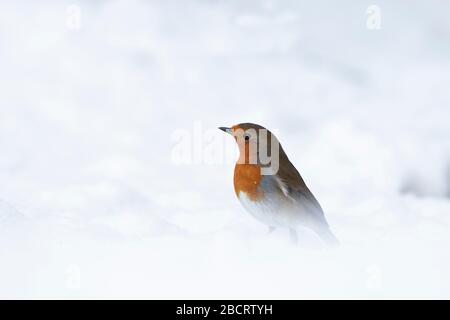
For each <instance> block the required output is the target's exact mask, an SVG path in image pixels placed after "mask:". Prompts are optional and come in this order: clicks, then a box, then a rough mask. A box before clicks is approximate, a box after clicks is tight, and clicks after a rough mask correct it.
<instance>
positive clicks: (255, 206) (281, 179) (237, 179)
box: [219, 123, 338, 245]
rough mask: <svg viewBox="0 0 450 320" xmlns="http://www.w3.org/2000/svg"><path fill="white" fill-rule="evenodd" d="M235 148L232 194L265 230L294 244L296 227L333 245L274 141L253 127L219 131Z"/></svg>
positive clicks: (302, 185) (318, 208)
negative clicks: (279, 231)
mask: <svg viewBox="0 0 450 320" xmlns="http://www.w3.org/2000/svg"><path fill="white" fill-rule="evenodd" d="M219 129H220V130H222V131H225V132H226V133H229V134H231V135H232V136H233V137H234V138H235V140H236V142H237V144H238V147H239V153H240V155H239V158H238V161H237V163H236V166H235V168H234V190H235V193H236V195H237V197H238V199H239V201H240V202H241V204H242V205H243V206H244V208H245V209H246V210H247V211H248V212H249V213H250V214H251V215H252V216H253V217H255V218H256V219H258V220H259V221H261V222H263V223H264V224H266V225H268V226H269V232H272V231H273V230H275V228H277V227H281V228H288V229H289V232H290V237H291V240H292V241H293V242H295V243H297V231H296V227H297V226H303V227H307V228H309V229H311V230H313V231H314V232H315V233H316V234H317V235H318V236H319V237H320V238H321V239H322V240H323V241H324V242H325V243H327V244H329V245H337V244H338V240H337V238H336V237H335V236H334V234H333V233H332V232H331V230H330V227H329V226H328V223H327V220H326V219H325V215H324V213H323V210H322V208H321V206H320V204H319V202H318V201H317V200H316V198H315V197H314V195H313V194H312V192H311V191H310V190H309V189H308V187H307V186H306V184H305V182H304V181H303V179H302V177H301V176H300V174H299V173H298V171H297V169H296V168H295V167H294V165H293V164H292V163H291V161H290V160H289V158H288V157H287V155H286V153H285V152H284V150H283V148H282V146H281V145H280V143H279V142H278V139H277V138H276V137H275V135H273V134H272V133H271V132H270V131H269V130H267V129H265V128H264V127H262V126H260V125H257V124H253V123H241V124H238V125H235V126H233V127H231V128H227V127H220V128H219Z"/></svg>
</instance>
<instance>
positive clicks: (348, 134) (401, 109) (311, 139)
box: [0, 0, 450, 299]
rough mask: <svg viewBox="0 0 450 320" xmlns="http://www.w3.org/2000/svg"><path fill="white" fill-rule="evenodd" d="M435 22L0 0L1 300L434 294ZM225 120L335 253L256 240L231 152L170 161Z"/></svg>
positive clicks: (441, 156) (322, 7) (439, 92)
mask: <svg viewBox="0 0 450 320" xmlns="http://www.w3.org/2000/svg"><path fill="white" fill-rule="evenodd" d="M373 5H375V7H373ZM371 6H372V7H371ZM368 9H369V10H368ZM378 9H379V10H380V11H377V10H378ZM373 10H375V11H373ZM449 10H450V3H447V2H444V1H437V0H434V1H407V0H403V1H400V0H398V1H377V2H375V3H373V2H368V1H350V0H348V1H339V2H338V1H331V0H329V1H322V0H320V1H314V2H311V1H298V0H296V1H294V0H291V1H288V0H286V1H269V0H264V1H260V0H258V1H256V0H251V1H245V2H244V1H238V0H227V1H225V0H190V1H173V0H169V1H162V0H161V1H124V0H116V1H113V0H111V1H106V0H96V1H93V0H90V1H88V0H85V1H50V0H47V1H24V0H23V1H6V0H1V1H0V88H1V91H0V179H1V182H2V183H1V184H0V297H1V298H297V299H298V298H450V274H449V270H450V250H449V245H450V232H449V231H450V139H449V136H450V121H449V119H450V109H449V105H450V93H449V83H450V59H449V58H450V20H449V19H448V12H449ZM240 122H255V123H259V124H261V125H264V126H265V127H267V128H269V129H271V130H272V129H273V130H276V132H277V133H278V137H279V139H280V141H281V142H282V144H283V147H284V148H285V150H286V151H287V153H288V155H289V156H290V158H291V160H292V162H293V163H294V164H295V165H296V167H297V168H298V169H299V171H300V173H301V174H302V175H303V177H304V179H305V180H306V182H307V183H308V185H309V186H310V188H311V189H312V191H313V192H314V193H315V195H316V196H317V198H318V199H319V201H320V202H321V204H322V206H323V207H324V210H325V212H326V215H327V217H328V220H329V222H330V224H331V225H332V228H333V230H334V231H335V233H336V235H337V236H338V237H339V238H340V240H341V242H342V245H341V247H340V248H339V249H338V250H335V251H327V250H323V249H322V248H315V249H307V248H305V247H293V246H292V245H290V244H289V241H288V236H287V234H285V233H283V232H282V231H276V232H275V233H273V234H271V235H268V234H267V230H266V228H265V227H264V226H263V225H262V224H260V223H259V222H258V221H256V220H253V219H252V218H251V217H250V216H249V215H248V214H247V213H246V212H245V211H244V209H242V208H241V207H240V205H239V203H238V201H237V199H236V198H235V195H234V191H233V187H232V174H233V164H232V163H230V162H229V161H228V162H223V163H217V164H213V165H212V164H208V163H204V162H201V161H200V162H199V163H191V164H184V165H179V164H176V163H174V161H173V159H172V151H173V148H174V146H175V145H176V141H175V140H174V132H177V130H187V131H188V132H194V127H195V126H196V125H201V126H202V128H203V130H205V131H207V130H216V128H217V127H218V126H230V125H233V124H236V123H240ZM210 132H213V131H210ZM211 138H214V137H209V139H211ZM216 139H219V141H222V142H223V143H226V142H227V143H228V142H230V141H228V140H227V137H224V134H223V133H222V132H221V131H219V130H217V138H216ZM220 139H223V140H220ZM196 143H199V144H200V146H203V147H207V146H208V144H210V141H208V139H206V138H205V140H204V141H200V142H199V141H198V139H197V140H196ZM225 146H226V147H224V149H225V150H226V152H228V153H229V155H231V157H233V155H234V154H235V152H236V150H235V147H234V146H233V144H225ZM303 240H304V242H309V241H311V239H310V238H309V237H308V235H305V236H304V239H303Z"/></svg>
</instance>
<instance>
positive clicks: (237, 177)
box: [234, 164, 262, 201]
mask: <svg viewBox="0 0 450 320" xmlns="http://www.w3.org/2000/svg"><path fill="white" fill-rule="evenodd" d="M261 180H262V176H261V168H260V167H259V166H258V165H254V164H236V167H235V168H234V191H235V192H236V195H237V196H238V197H239V192H245V193H246V194H247V196H248V197H249V198H250V199H251V200H253V201H257V200H259V199H260V198H261V197H262V192H261V190H259V189H258V187H259V185H260V183H261Z"/></svg>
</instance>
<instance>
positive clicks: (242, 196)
mask: <svg viewBox="0 0 450 320" xmlns="http://www.w3.org/2000/svg"><path fill="white" fill-rule="evenodd" d="M239 201H240V202H241V204H242V206H243V207H244V208H245V209H246V210H247V211H248V212H249V213H250V214H251V215H252V216H253V217H255V218H256V219H258V220H259V221H261V222H262V223H265V224H267V225H268V226H272V227H293V226H295V225H297V224H303V223H302V222H306V221H302V220H303V219H302V216H303V215H302V214H301V212H300V210H299V209H298V210H295V208H294V207H293V206H292V205H289V204H287V203H286V202H285V199H281V198H279V197H277V196H271V197H266V198H265V200H261V201H252V200H251V199H250V198H249V197H248V196H247V194H246V193H245V192H242V191H241V192H240V193H239Z"/></svg>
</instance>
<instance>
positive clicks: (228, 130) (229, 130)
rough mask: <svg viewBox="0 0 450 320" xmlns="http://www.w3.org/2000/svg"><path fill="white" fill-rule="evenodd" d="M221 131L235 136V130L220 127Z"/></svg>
mask: <svg viewBox="0 0 450 320" xmlns="http://www.w3.org/2000/svg"><path fill="white" fill-rule="evenodd" d="M219 129H220V130H222V131H223V132H226V133H229V134H233V130H232V129H231V128H227V127H219Z"/></svg>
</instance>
